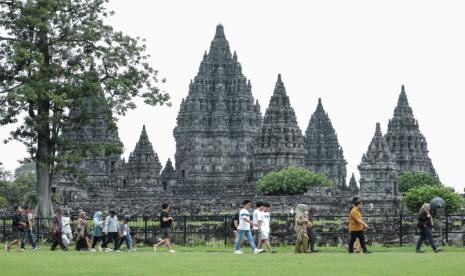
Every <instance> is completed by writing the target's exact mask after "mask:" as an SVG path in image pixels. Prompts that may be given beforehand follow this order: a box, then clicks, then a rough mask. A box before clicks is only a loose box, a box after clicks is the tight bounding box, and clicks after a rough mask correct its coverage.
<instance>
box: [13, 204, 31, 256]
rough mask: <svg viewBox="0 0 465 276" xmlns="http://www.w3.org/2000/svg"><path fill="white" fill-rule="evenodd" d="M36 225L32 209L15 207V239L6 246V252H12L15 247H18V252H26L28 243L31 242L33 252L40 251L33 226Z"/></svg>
mask: <svg viewBox="0 0 465 276" xmlns="http://www.w3.org/2000/svg"><path fill="white" fill-rule="evenodd" d="M33 223H34V215H33V210H32V208H29V207H28V208H24V209H23V208H21V207H19V206H17V207H15V213H14V215H13V218H12V224H11V226H12V229H13V233H14V239H13V241H11V242H10V243H6V244H5V250H6V251H10V249H11V247H12V246H13V245H15V244H16V245H17V250H18V251H24V249H25V245H26V242H27V241H29V242H30V243H31V245H32V250H36V249H38V247H37V244H36V241H35V238H34V233H33V232H32V226H33Z"/></svg>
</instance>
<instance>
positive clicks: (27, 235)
mask: <svg viewBox="0 0 465 276" xmlns="http://www.w3.org/2000/svg"><path fill="white" fill-rule="evenodd" d="M27 240H29V242H30V243H31V245H32V248H36V241H35V239H34V234H32V230H31V229H29V230H24V232H23V236H22V238H21V248H23V249H24V246H25V245H26V241H27Z"/></svg>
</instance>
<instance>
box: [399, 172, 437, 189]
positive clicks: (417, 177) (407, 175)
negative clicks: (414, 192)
mask: <svg viewBox="0 0 465 276" xmlns="http://www.w3.org/2000/svg"><path fill="white" fill-rule="evenodd" d="M398 183H399V192H401V193H405V192H408V191H409V190H410V189H412V188H416V187H422V186H442V183H441V181H439V178H438V177H437V176H434V175H432V174H430V173H416V172H411V171H406V172H403V173H402V174H401V175H400V176H399V179H398Z"/></svg>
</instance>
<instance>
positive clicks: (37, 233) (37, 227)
mask: <svg viewBox="0 0 465 276" xmlns="http://www.w3.org/2000/svg"><path fill="white" fill-rule="evenodd" d="M39 240H40V218H39V217H36V243H37V244H39Z"/></svg>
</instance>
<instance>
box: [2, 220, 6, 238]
mask: <svg viewBox="0 0 465 276" xmlns="http://www.w3.org/2000/svg"><path fill="white" fill-rule="evenodd" d="M3 242H4V243H6V218H3Z"/></svg>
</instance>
